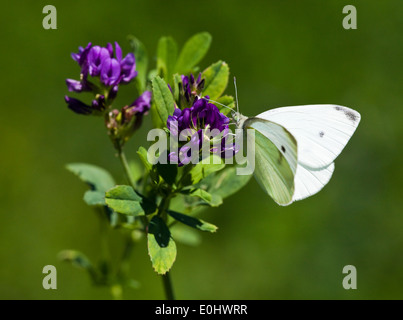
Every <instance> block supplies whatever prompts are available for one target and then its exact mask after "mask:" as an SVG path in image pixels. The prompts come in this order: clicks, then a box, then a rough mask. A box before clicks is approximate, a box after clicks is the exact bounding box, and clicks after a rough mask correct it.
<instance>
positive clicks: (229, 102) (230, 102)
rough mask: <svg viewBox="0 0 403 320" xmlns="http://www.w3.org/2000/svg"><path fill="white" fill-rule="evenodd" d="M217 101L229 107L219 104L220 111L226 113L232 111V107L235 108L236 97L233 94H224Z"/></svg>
mask: <svg viewBox="0 0 403 320" xmlns="http://www.w3.org/2000/svg"><path fill="white" fill-rule="evenodd" d="M216 101H217V102H219V103H220V104H223V105H225V106H227V107H228V108H225V107H223V106H222V105H217V108H218V110H220V112H221V113H223V114H224V115H227V114H229V113H230V112H231V110H230V109H234V108H235V100H234V97H232V96H227V95H225V96H222V97H220V98H218V99H216ZM229 108H230V109H229Z"/></svg>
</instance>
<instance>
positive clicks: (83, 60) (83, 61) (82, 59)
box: [71, 42, 91, 68]
mask: <svg viewBox="0 0 403 320" xmlns="http://www.w3.org/2000/svg"><path fill="white" fill-rule="evenodd" d="M90 49H91V42H90V43H88V44H87V46H86V47H85V48H83V47H78V53H72V54H71V57H72V58H73V60H75V61H77V62H78V65H79V66H80V67H81V68H83V67H85V66H88V64H87V56H88V53H89V51H90Z"/></svg>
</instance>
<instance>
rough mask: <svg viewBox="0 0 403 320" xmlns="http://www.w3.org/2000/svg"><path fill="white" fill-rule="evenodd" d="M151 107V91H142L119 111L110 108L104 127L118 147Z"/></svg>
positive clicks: (138, 124)
mask: <svg viewBox="0 0 403 320" xmlns="http://www.w3.org/2000/svg"><path fill="white" fill-rule="evenodd" d="M150 107H151V91H144V92H143V94H142V95H141V96H140V97H138V98H137V99H136V100H135V101H134V102H133V103H132V104H131V105H129V106H124V107H123V108H122V110H121V111H119V110H118V109H113V110H111V111H110V112H109V113H108V114H107V117H106V127H107V128H108V134H109V136H110V137H111V139H112V141H113V143H114V144H115V145H116V146H118V147H120V146H122V145H123V144H124V143H126V141H127V140H128V139H129V138H130V137H131V135H132V134H133V133H134V132H135V131H136V130H137V129H138V128H139V127H140V125H141V123H142V121H143V116H144V115H146V114H147V113H148V111H149V110H150Z"/></svg>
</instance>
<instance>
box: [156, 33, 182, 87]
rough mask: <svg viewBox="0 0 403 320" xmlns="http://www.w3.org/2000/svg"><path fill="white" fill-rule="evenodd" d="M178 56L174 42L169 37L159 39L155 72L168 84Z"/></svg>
mask: <svg viewBox="0 0 403 320" xmlns="http://www.w3.org/2000/svg"><path fill="white" fill-rule="evenodd" d="M177 56H178V48H177V46H176V42H175V41H174V40H173V39H172V38H171V37H161V38H160V40H159V42H158V48H157V70H158V74H159V75H160V76H162V77H163V79H164V80H165V81H166V82H167V83H169V82H171V80H172V74H173V71H174V68H175V64H176V59H177Z"/></svg>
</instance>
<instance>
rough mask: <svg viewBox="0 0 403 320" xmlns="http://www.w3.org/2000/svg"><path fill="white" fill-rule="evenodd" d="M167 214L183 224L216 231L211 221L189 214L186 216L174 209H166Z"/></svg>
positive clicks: (202, 229)
mask: <svg viewBox="0 0 403 320" xmlns="http://www.w3.org/2000/svg"><path fill="white" fill-rule="evenodd" d="M168 214H169V215H170V216H171V217H172V218H174V219H175V220H178V221H180V222H182V223H183V224H186V225H188V226H190V227H192V228H196V229H199V230H201V231H208V232H216V231H217V229H218V228H217V227H216V226H215V225H213V224H211V223H208V222H205V221H203V220H201V219H197V218H194V217H191V216H188V215H186V214H183V213H179V212H175V211H168Z"/></svg>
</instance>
